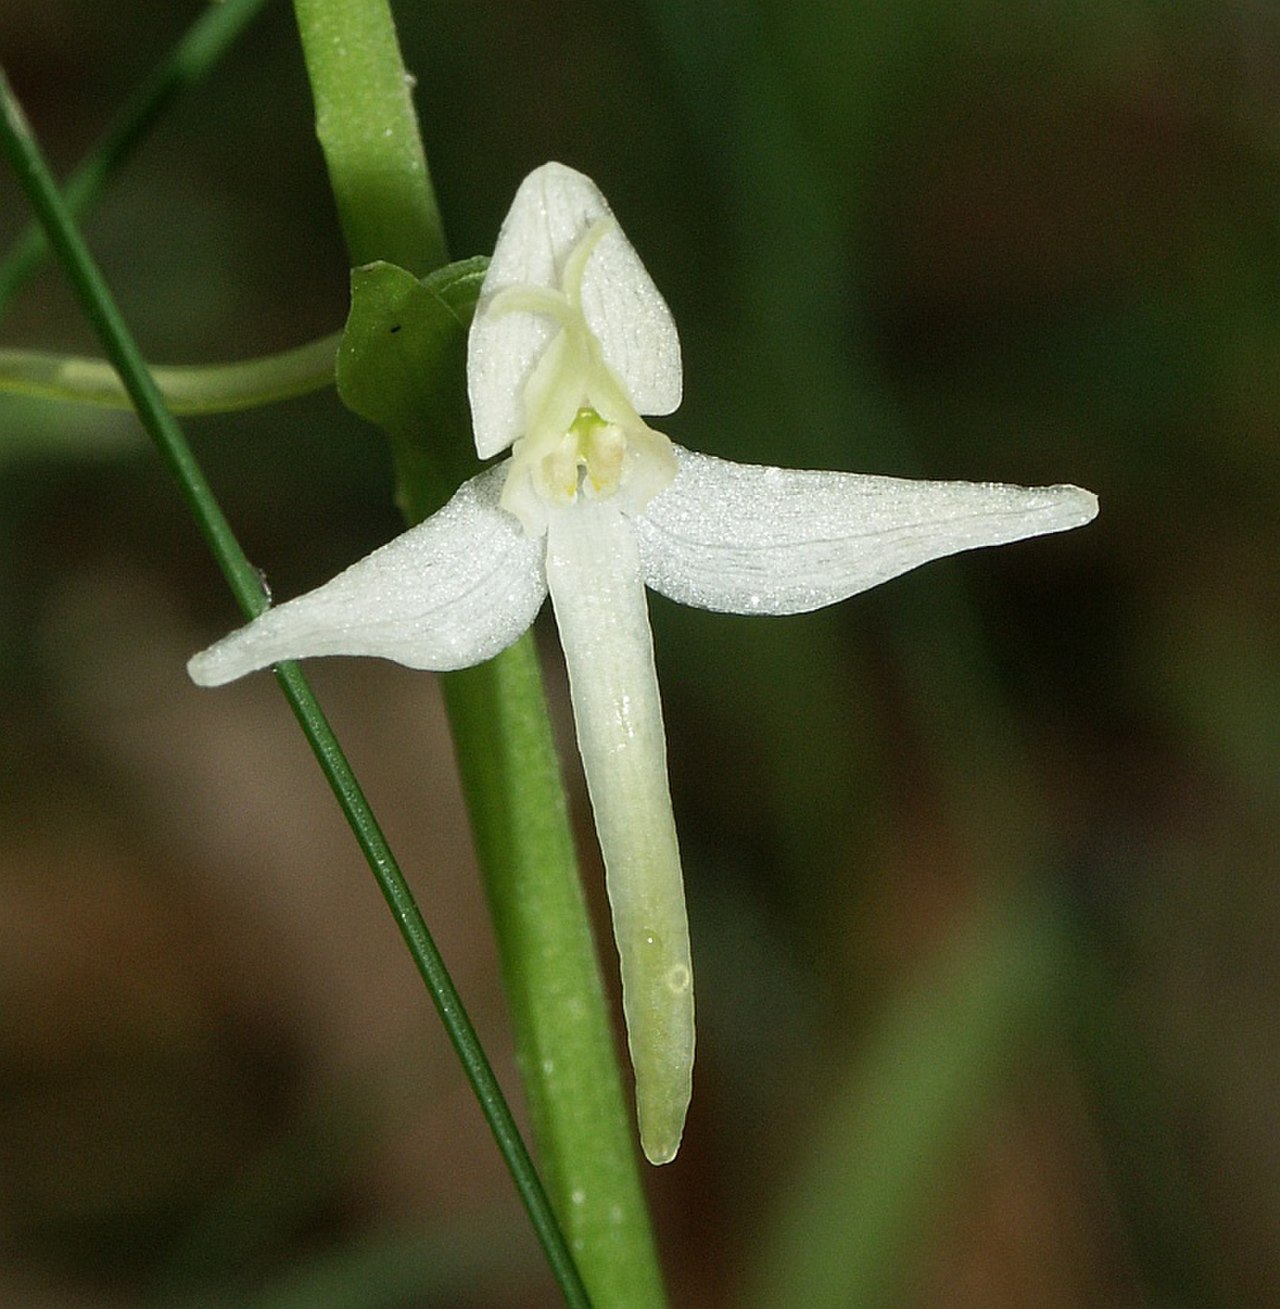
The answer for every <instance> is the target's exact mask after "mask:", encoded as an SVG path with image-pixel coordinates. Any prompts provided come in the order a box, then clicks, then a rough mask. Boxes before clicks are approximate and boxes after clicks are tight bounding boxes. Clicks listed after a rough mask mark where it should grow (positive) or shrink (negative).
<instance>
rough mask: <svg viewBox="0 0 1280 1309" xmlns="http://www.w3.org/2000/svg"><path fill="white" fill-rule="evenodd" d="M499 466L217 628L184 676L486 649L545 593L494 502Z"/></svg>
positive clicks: (448, 658)
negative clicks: (398, 529)
mask: <svg viewBox="0 0 1280 1309" xmlns="http://www.w3.org/2000/svg"><path fill="white" fill-rule="evenodd" d="M506 472H507V470H506V468H505V466H503V465H499V466H498V467H496V468H491V469H488V470H486V471H485V472H483V473H481V474H480V475H479V476H478V477H473V478H472V479H471V480H470V481H469V482H466V483H464V484H463V485H462V486H461V487H460V488H459V489H458V491H457V493H456V494H455V495H454V497H453V499H451V500H450V501H449V503H448V504H447V505H445V506H444V508H443V509H441V510H440V511H439V512H438V513H436V514H433V515H432V516H431V517H430V518H428V519H427V520H426V521H425V522H422V523H419V524H418V525H417V526H416V527H413V528H410V529H409V531H407V532H405V533H403V535H401V536H398V537H396V539H395V540H394V541H392V542H390V543H389V544H387V545H384V546H383V547H382V548H381V549H379V550H375V551H374V552H373V553H372V554H371V555H368V556H366V557H365V558H364V559H361V560H360V561H359V562H358V563H355V564H352V565H351V567H350V568H348V569H347V570H346V571H345V572H342V573H339V574H338V576H337V577H335V578H334V579H333V580H332V581H331V582H327V583H325V585H324V586H321V587H318V588H317V589H316V590H314V591H309V592H308V593H307V594H306V595H302V596H299V597H298V598H297V599H296V600H290V601H288V602H287V603H285V604H282V605H279V606H277V607H276V608H273V609H268V610H267V611H266V612H265V613H263V614H261V615H260V616H259V617H258V618H256V619H254V621H253V622H251V623H249V624H248V625H247V626H246V627H242V628H241V629H240V630H239V631H237V632H232V633H231V635H230V636H226V637H223V639H222V640H221V641H218V642H217V643H216V644H214V645H211V646H210V647H209V648H208V649H207V650H205V651H203V652H202V653H200V654H198V655H196V656H195V657H194V658H193V659H192V660H191V661H190V662H189V663H188V665H187V671H188V672H189V673H190V674H191V679H192V681H194V682H196V683H198V684H199V685H200V686H221V685H222V684H223V683H224V682H230V681H233V680H234V679H235V678H237V677H242V676H243V675H244V674H245V673H249V672H253V670H254V669H257V668H265V667H266V666H267V665H268V664H273V663H277V662H278V661H279V660H281V659H300V658H306V657H308V656H310V655H332V654H346V655H380V656H382V657H383V658H385V659H394V660H396V662H397V663H401V664H405V665H407V666H408V667H410V668H430V669H434V670H436V671H443V670H445V669H450V668H466V667H469V666H470V665H472V664H478V663H481V662H482V661H484V660H485V659H489V658H491V657H492V656H493V655H495V654H497V653H498V651H500V650H502V649H504V648H505V647H506V646H508V645H510V644H511V642H512V641H514V640H515V639H516V637H518V636H519V635H520V634H521V633H522V632H523V631H524V630H525V629H526V628H527V627H528V626H529V624H530V623H532V622H533V619H534V616H535V615H536V614H537V612H538V609H539V608H540V607H541V605H542V601H543V599H544V598H545V597H546V593H547V587H546V580H545V578H544V575H543V572H542V559H541V555H542V548H541V543H540V542H537V541H531V540H529V538H528V537H526V536H525V535H524V533H523V532H522V531H521V530H520V525H519V524H518V523H517V522H516V520H515V519H514V518H512V517H511V515H510V514H508V513H507V512H506V510H504V509H500V508H499V507H498V496H499V495H500V494H501V491H502V484H503V481H504V479H505V477H506Z"/></svg>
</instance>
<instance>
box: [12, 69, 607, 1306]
mask: <svg viewBox="0 0 1280 1309" xmlns="http://www.w3.org/2000/svg"><path fill="white" fill-rule="evenodd" d="M0 147H3V150H4V152H5V154H6V155H7V156H8V158H9V160H10V162H11V164H12V166H13V169H14V172H15V173H16V174H17V177H18V180H19V182H20V183H21V185H22V187H23V189H24V190H25V191H26V193H27V196H28V198H29V200H30V201H31V205H32V207H33V208H34V209H35V211H36V215H37V217H38V218H39V219H40V221H41V223H42V224H43V225H44V229H45V233H46V235H47V236H48V238H49V243H50V245H51V246H52V247H53V249H54V252H55V253H56V254H57V256H58V257H59V259H60V260H61V262H62V265H63V268H64V269H65V271H66V273H67V276H68V278H69V280H70V281H71V284H72V288H73V290H74V291H75V292H76V294H77V296H78V297H79V299H80V301H81V305H82V307H83V309H84V312H85V316H86V317H87V318H88V319H89V321H90V323H91V324H92V326H93V327H94V329H95V330H96V331H97V333H98V335H99V337H100V339H101V341H102V345H103V348H104V350H105V352H106V354H107V357H108V358H109V359H110V360H111V362H112V364H113V366H114V367H115V369H116V370H117V372H118V373H119V374H120V376H121V378H122V379H123V381H124V385H125V387H126V388H127V390H128V392H129V396H130V398H131V399H132V401H133V403H134V406H135V408H136V409H137V412H138V417H139V419H140V420H141V421H142V423H143V426H144V427H145V428H146V429H147V432H148V434H149V435H150V436H151V438H152V440H153V441H154V442H155V444H156V447H157V449H158V451H159V453H160V455H161V457H162V459H163V460H164V462H165V463H166V465H167V466H168V467H169V469H170V471H171V472H172V473H173V475H174V477H175V479H176V480H177V482H178V485H179V487H180V489H181V491H182V493H183V496H184V497H185V499H186V501H187V503H188V505H189V506H190V508H191V511H192V514H193V516H194V517H195V519H196V522H197V523H198V524H199V526H200V529H201V531H202V532H203V534H204V536H205V538H206V540H207V541H208V543H209V546H210V549H211V550H212V552H213V554H214V556H215V558H216V559H217V561H218V563H219V565H220V566H221V568H222V571H223V574H224V575H225V577H226V579H227V582H228V584H229V585H230V587H231V590H232V592H233V593H234V595H235V597H236V600H237V602H238V603H239V605H240V608H241V609H242V610H243V612H244V614H245V615H246V617H253V616H255V615H257V614H259V613H261V612H262V610H263V609H264V608H265V607H266V605H267V599H266V596H265V595H264V593H263V589H262V582H261V579H260V578H259V576H258V573H257V571H256V570H255V569H254V568H253V566H252V565H251V564H250V563H249V561H248V559H247V558H246V557H245V554H244V552H243V550H242V549H241V548H240V544H239V542H238V541H237V540H236V539H235V536H234V535H233V533H232V531H231V528H230V526H229V525H228V523H227V521H226V518H225V517H224V515H223V513H222V510H221V508H220V507H219V506H218V503H217V500H216V499H215V497H214V495H213V491H212V489H211V488H210V487H209V484H208V482H207V481H206V480H205V477H204V474H203V473H202V471H201V469H200V467H199V465H198V464H197V463H196V461H195V458H194V456H193V455H192V453H191V450H190V447H189V446H188V445H187V442H186V439H185V437H184V436H183V434H182V431H181V429H180V428H179V427H178V424H177V422H176V421H175V420H174V418H173V416H172V414H170V413H169V411H168V410H167V409H166V408H165V404H164V400H163V398H162V397H161V395H160V392H159V390H158V389H157V387H156V385H155V382H154V381H153V380H152V378H151V375H150V373H149V372H148V370H147V367H146V364H145V363H144V361H143V359H142V355H141V352H140V351H139V349H138V346H137V343H136V342H135V341H134V339H133V337H132V334H131V333H130V332H129V330H128V328H127V326H126V325H125V322H124V319H123V317H122V315H121V313H120V310H119V308H118V307H117V305H116V303H115V300H114V298H113V297H112V295H111V293H110V291H109V290H108V288H107V286H106V283H105V282H104V280H103V278H102V275H101V273H100V271H99V270H98V268H97V265H96V264H95V263H94V260H93V257H92V256H91V255H90V253H89V250H88V247H87V246H86V245H85V243H84V240H83V238H82V237H81V235H80V232H79V230H78V229H77V227H76V224H75V220H74V219H73V218H72V216H71V214H70V211H69V210H68V209H67V206H66V204H65V202H64V201H63V199H62V197H61V195H60V194H59V192H58V189H57V186H56V185H55V183H54V181H53V176H52V174H51V173H50V171H49V167H48V164H47V163H46V162H45V160H44V157H43V154H42V152H41V151H40V148H39V146H38V144H37V142H36V140H35V137H34V135H33V134H32V132H31V129H30V127H29V125H28V124H27V122H26V120H25V118H24V117H23V114H22V111H21V109H20V108H19V106H18V102H17V100H16V99H15V98H14V96H13V93H12V91H11V89H10V87H9V81H8V78H7V77H6V76H5V74H4V71H3V69H0ZM276 676H277V680H278V681H279V683H280V686H281V688H282V690H283V691H284V693H285V696H286V698H287V699H288V701H289V704H290V707H291V708H292V709H293V712H294V714H295V715H296V717H297V718H298V721H299V722H300V723H301V724H302V728H303V731H304V732H305V734H306V736H307V740H308V741H309V743H310V745H311V748H312V750H313V752H314V753H315V755H316V758H317V759H318V760H319V762H320V765H321V767H322V769H323V770H324V773H325V776H326V777H327V778H328V780H329V783H330V785H331V787H332V788H333V791H334V794H335V796H336V797H337V799H338V803H339V805H340V806H341V808H342V810H343V813H344V814H345V815H346V818H347V821H348V823H349V824H350V825H351V828H352V830H353V832H354V833H355V835H356V839H357V841H358V842H359V844H360V847H361V849H362V851H363V852H364V854H365V857H366V859H367V860H368V863H369V866H370V868H371V869H372V870H373V873H374V876H375V877H376V879H377V881H378V884H379V886H380V888H381V890H382V893H383V895H384V896H385V898H386V900H387V903H388V904H389V905H390V906H391V909H392V913H393V915H394V917H395V919H396V923H397V926H398V927H399V929H400V933H401V935H402V936H403V938H404V940H405V943H406V945H407V946H408V948H409V952H410V954H411V955H412V957H413V960H414V963H415V964H416V966H417V968H418V971H419V972H420V974H421V975H422V977H423V980H424V981H425V982H426V984H427V988H428V990H429V992H430V994H431V998H432V1000H433V1001H434V1003H435V1005H436V1008H437V1010H438V1011H439V1014H440V1017H441V1020H442V1022H443V1024H444V1027H445V1030H446V1032H447V1033H448V1035H449V1039H450V1041H451V1042H452V1043H453V1045H454V1048H455V1050H456V1051H457V1053H458V1056H459V1059H460V1060H461V1062H462V1065H463V1068H464V1069H465V1071H466V1074H467V1077H468V1079H469V1080H470V1082H471V1085H472V1087H473V1089H474V1091H475V1094H476V1098H477V1099H478V1101H479V1102H480V1106H481V1109H482V1110H483V1112H484V1114H485V1117H486V1120H487V1121H488V1123H489V1126H490V1128H491V1130H492V1131H493V1134H494V1137H495V1139H496V1141H497V1143H498V1147H499V1149H500V1151H501V1152H502V1155H503V1158H504V1159H505V1160H506V1162H507V1166H508V1167H509V1168H510V1170H511V1174H512V1177H513V1178H514V1179H515V1182H516V1186H517V1189H518V1190H519V1192H520V1195H521V1198H522V1199H523V1200H524V1202H525V1206H526V1208H527V1209H528V1211H529V1214H530V1218H531V1221H532V1223H533V1226H534V1229H535V1231H536V1232H537V1234H538V1237H539V1240H540V1241H541V1242H542V1244H543V1248H544V1249H545V1251H546V1253H547V1257H548V1260H549V1262H550V1263H551V1266H552V1271H553V1272H554V1273H555V1276H556V1278H557V1280H558V1281H559V1283H560V1285H561V1287H562V1289H563V1290H564V1293H565V1298H566V1300H567V1301H568V1302H569V1303H570V1304H572V1305H581V1306H586V1305H589V1304H590V1301H589V1300H588V1298H587V1294H586V1291H585V1290H584V1289H583V1286H582V1283H581V1280H580V1278H579V1276H578V1272H577V1268H576V1266H575V1265H574V1263H573V1259H572V1256H571V1255H570V1254H569V1251H568V1249H567V1247H566V1245H565V1242H564V1237H563V1235H562V1234H561V1231H560V1228H559V1225H558V1224H557V1222H556V1218H555V1214H554V1212H553V1211H552V1209H551V1206H550V1204H549V1203H548V1201H547V1197H546V1195H545V1193H544V1191H543V1189H542V1185H541V1183H540V1182H539V1180H538V1176H537V1173H536V1171H535V1170H534V1167H533V1163H532V1160H530V1158H529V1155H528V1152H527V1151H526V1150H525V1147H524V1142H523V1141H522V1140H521V1138H520V1134H519V1131H518V1129H517V1128H516V1125H515V1120H514V1119H513V1118H512V1115H511V1111H510V1109H509V1108H508V1106H507V1103H506V1101H505V1099H504V1098H503V1095H502V1089H501V1087H500V1086H499V1084H498V1081H497V1078H496V1077H495V1076H494V1074H493V1070H492V1069H491V1068H490V1066H489V1063H488V1061H487V1059H486V1058H485V1055H484V1051H483V1049H482V1048H481V1046H480V1043H479V1040H478V1039H477V1037H476V1034H475V1030H474V1028H473V1027H472V1025H471V1022H470V1020H469V1019H468V1017H467V1014H466V1011H465V1010H464V1008H463V1006H462V1001H461V999H460V998H459V996H458V993H457V991H456V990H455V989H454V987H453V984H452V982H451V980H450V979H449V975H448V972H447V970H446V969H445V965H444V962H443V960H442V959H441V957H440V954H439V951H438V950H437V949H436V946H435V943H434V941H433V940H432V938H431V934H430V932H429V931H428V930H427V926H426V923H425V922H424V921H423V919H422V915H421V913H420V912H419V911H418V907H417V905H416V904H415V902H414V899H413V895H412V893H411V891H410V890H409V887H408V884H407V883H406V882H405V879H404V876H403V874H402V873H401V871H400V869H399V867H398V866H397V864H396V861H395V859H394V857H393V856H392V853H391V850H390V848H389V847H388V846H387V843H386V840H385V838H384V837H383V835H382V832H381V830H380V829H379V827H378V824H377V820H376V819H375V818H374V816H373V813H372V811H371V810H370V808H369V806H368V803H367V801H366V800H365V798H364V796H363V794H362V792H361V790H360V787H359V784H358V783H357V781H356V778H355V776H354V774H353V773H352V772H351V769H350V766H349V765H348V763H347V761H346V759H345V757H344V756H343V753H342V750H341V747H340V746H339V745H338V742H337V739H336V737H335V736H334V734H333V732H332V729H331V728H330V727H329V725H328V723H327V722H326V720H325V718H324V716H323V714H322V713H321V711H320V708H319V705H318V704H317V703H316V701H315V699H314V697H313V696H312V694H311V691H310V688H309V687H308V685H307V683H306V680H305V679H304V677H303V675H302V673H301V672H300V671H299V669H298V668H297V666H296V665H294V664H291V663H286V664H281V665H279V666H278V668H277V670H276Z"/></svg>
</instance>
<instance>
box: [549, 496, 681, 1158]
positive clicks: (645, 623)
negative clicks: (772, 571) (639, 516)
mask: <svg viewBox="0 0 1280 1309" xmlns="http://www.w3.org/2000/svg"><path fill="white" fill-rule="evenodd" d="M547 582H548V585H549V587H550V590H551V601H552V604H553V605H554V606H555V613H556V622H557V623H558V624H559V627H560V641H561V644H562V645H563V646H564V653H565V661H566V663H567V664H568V668H569V687H570V691H571V694H572V698H573V717H574V722H575V724H576V726H577V729H578V748H579V749H580V750H581V751H582V763H583V767H584V769H585V771H586V776H587V789H588V791H589V792H590V795H591V808H592V810H593V811H594V813H595V820H596V831H597V833H598V834H599V837H600V849H601V852H602V853H603V855H604V863H605V881H606V886H607V889H608V892H609V905H610V908H611V909H612V912H613V931H614V939H615V940H616V942H617V946H618V956H619V958H620V960H621V964H622V1006H623V1011H624V1013H625V1015H626V1020H627V1044H628V1046H629V1048H630V1050H631V1063H632V1066H633V1067H634V1069H635V1074H636V1117H637V1119H638V1121H639V1126H640V1143H641V1145H642V1146H643V1147H644V1152H645V1154H646V1156H647V1157H648V1158H649V1160H650V1162H651V1163H655V1164H661V1163H666V1162H668V1161H669V1160H670V1159H673V1158H674V1157H675V1153H676V1150H677V1149H678V1148H679V1145H680V1135H681V1132H682V1131H683V1130H684V1118H685V1112H686V1110H687V1109H688V1107H689V1096H690V1091H691V1085H692V1075H693V1045H694V1032H693V966H692V960H691V958H690V954H689V927H688V922H687V920H686V917H685V906H684V880H683V876H682V874H681V870H680V852H679V849H678V847H677V844H676V831H675V822H674V820H673V818H672V814H671V794H670V791H669V789H668V786H667V747H666V736H665V734H664V731H663V726H662V706H661V704H660V703H659V699H658V682H657V676H656V674H655V672H654V667H653V641H652V638H651V636H650V633H649V611H648V605H647V602H646V599H645V593H644V583H643V580H642V578H641V574H640V559H639V555H638V553H637V550H636V542H635V536H634V533H633V532H632V529H631V525H630V523H629V522H628V520H627V519H626V518H624V517H623V515H622V514H621V513H619V512H618V510H617V509H616V508H615V507H614V506H613V505H612V504H610V503H609V502H608V501H596V502H592V501H586V500H582V499H579V501H578V502H577V503H576V504H573V505H568V506H566V507H564V508H560V509H556V510H554V511H553V512H552V514H551V516H550V521H549V524H548V529H547Z"/></svg>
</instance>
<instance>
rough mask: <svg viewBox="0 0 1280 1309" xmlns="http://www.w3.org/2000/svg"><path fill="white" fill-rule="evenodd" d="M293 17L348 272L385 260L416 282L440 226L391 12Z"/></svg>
mask: <svg viewBox="0 0 1280 1309" xmlns="http://www.w3.org/2000/svg"><path fill="white" fill-rule="evenodd" d="M294 13H295V14H296V16H297V20H298V32H299V35H300V36H301V38H302V53H303V57H304V58H305V60H306V64H307V76H308V77H309V78H310V79H311V94H312V97H313V99H314V101H315V107H316V136H317V137H318V138H319V141H320V148H321V150H322V151H323V152H324V158H325V163H326V165H327V166H328V169H329V183H330V185H331V186H332V188H333V196H334V200H335V202H336V203H337V206H338V220H339V222H340V223H341V224H342V234H343V237H344V238H345V240H346V243H347V252H348V253H349V254H350V256H351V262H352V264H353V265H358V264H367V263H371V262H372V261H373V260H375V259H385V260H386V261H387V262H388V263H392V264H398V265H399V266H400V267H401V268H407V269H408V270H409V271H410V272H411V273H414V274H416V275H417V276H419V277H421V276H422V275H423V274H424V273H429V272H430V271H431V270H432V269H433V268H439V267H440V266H441V265H443V264H445V263H447V262H448V255H447V253H446V242H445V237H444V224H443V223H442V222H441V219H440V210H439V207H438V206H437V204H436V198H435V192H434V190H433V189H432V186H431V176H430V174H429V173H428V171H427V157H426V153H425V151H424V150H423V147H422V137H421V135H420V134H419V132H418V119H417V115H416V114H415V113H414V108H413V96H412V86H413V79H412V78H411V77H410V76H409V74H408V72H407V71H406V69H405V66H404V62H403V61H402V59H401V57H400V43H399V41H398V39H397V37H396V29H395V22H394V20H393V19H392V17H391V8H390V5H389V4H388V3H387V0H294Z"/></svg>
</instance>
